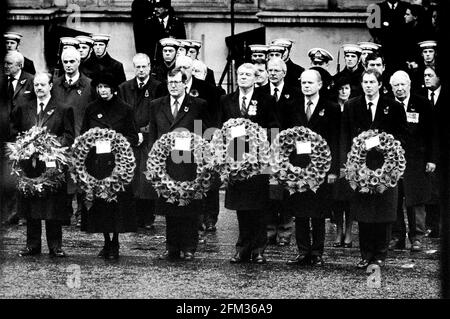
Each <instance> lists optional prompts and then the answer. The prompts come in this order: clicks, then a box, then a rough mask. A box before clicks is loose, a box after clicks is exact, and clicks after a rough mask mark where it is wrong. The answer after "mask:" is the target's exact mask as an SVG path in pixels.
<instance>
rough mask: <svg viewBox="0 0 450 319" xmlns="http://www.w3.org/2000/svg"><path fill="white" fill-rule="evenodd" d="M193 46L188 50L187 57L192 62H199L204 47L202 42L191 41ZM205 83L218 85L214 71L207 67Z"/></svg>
mask: <svg viewBox="0 0 450 319" xmlns="http://www.w3.org/2000/svg"><path fill="white" fill-rule="evenodd" d="M189 42H190V43H191V46H190V47H189V49H188V52H187V54H186V55H187V56H190V57H191V58H192V60H199V58H198V55H199V54H200V48H201V47H202V41H198V40H189ZM205 81H206V82H208V83H209V84H212V85H214V86H215V85H216V79H215V77H214V71H213V70H211V69H210V68H208V67H207V69H206V77H205Z"/></svg>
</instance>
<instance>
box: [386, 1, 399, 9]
mask: <svg viewBox="0 0 450 319" xmlns="http://www.w3.org/2000/svg"><path fill="white" fill-rule="evenodd" d="M397 4H398V2H396V3H394V4H392V3H390V2H388V5H389V8H391V9H395V8H397Z"/></svg>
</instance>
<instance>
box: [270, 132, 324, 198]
mask: <svg viewBox="0 0 450 319" xmlns="http://www.w3.org/2000/svg"><path fill="white" fill-rule="evenodd" d="M297 143H307V144H309V145H310V147H311V148H310V154H309V156H310V159H311V161H310V162H309V164H308V165H307V166H306V167H305V168H302V167H298V166H294V165H293V164H291V163H290V162H289V156H290V155H291V153H292V152H294V151H296V149H297ZM271 155H272V156H271V159H270V168H271V170H272V176H271V178H270V182H271V184H278V185H282V186H283V187H284V188H285V189H286V190H288V191H289V194H290V195H292V194H294V193H302V192H306V191H307V190H311V191H313V192H316V191H317V190H318V189H319V186H320V185H321V184H322V183H323V182H324V181H325V177H326V174H327V172H328V171H329V170H330V168H331V151H330V148H329V147H328V144H327V142H326V141H325V139H324V138H322V136H320V135H319V134H317V133H315V132H314V131H312V130H310V129H309V128H306V127H304V126H295V127H293V128H289V129H286V130H284V131H282V132H280V133H279V134H278V135H277V137H276V138H275V140H274V141H273V143H272V146H271Z"/></svg>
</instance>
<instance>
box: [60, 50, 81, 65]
mask: <svg viewBox="0 0 450 319" xmlns="http://www.w3.org/2000/svg"><path fill="white" fill-rule="evenodd" d="M69 54H70V55H72V56H73V57H75V60H77V61H78V62H80V61H81V55H80V51H78V50H77V49H75V48H74V47H72V46H70V47H67V48H65V49H64V50H63V51H62V53H61V61H62V60H64V57H66V56H67V55H69Z"/></svg>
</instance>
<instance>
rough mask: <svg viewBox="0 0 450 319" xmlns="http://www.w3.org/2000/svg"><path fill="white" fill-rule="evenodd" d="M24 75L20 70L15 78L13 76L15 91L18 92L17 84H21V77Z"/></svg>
mask: <svg viewBox="0 0 450 319" xmlns="http://www.w3.org/2000/svg"><path fill="white" fill-rule="evenodd" d="M21 74H22V70H19V72H17V74H16V75H15V76H13V80H12V86H13V89H14V91H16V87H17V83H18V82H19V79H20V75H21Z"/></svg>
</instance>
